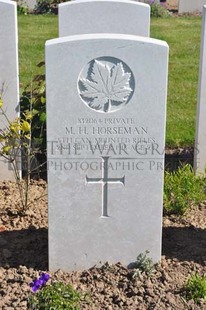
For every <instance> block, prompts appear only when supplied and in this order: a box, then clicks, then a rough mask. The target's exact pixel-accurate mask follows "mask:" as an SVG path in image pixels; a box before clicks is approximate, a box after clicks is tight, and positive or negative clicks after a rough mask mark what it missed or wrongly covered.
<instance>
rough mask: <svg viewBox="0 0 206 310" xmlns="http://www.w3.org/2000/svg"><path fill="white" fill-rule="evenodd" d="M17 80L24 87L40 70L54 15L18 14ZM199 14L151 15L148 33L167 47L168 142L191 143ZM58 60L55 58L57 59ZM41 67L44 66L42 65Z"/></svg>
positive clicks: (54, 28) (54, 34)
mask: <svg viewBox="0 0 206 310" xmlns="http://www.w3.org/2000/svg"><path fill="white" fill-rule="evenodd" d="M18 20H19V61H20V82H21V87H22V88H23V87H24V86H25V85H26V84H28V83H30V82H31V79H32V76H34V75H35V74H36V73H38V72H40V69H39V68H37V67H36V65H37V64H38V63H39V62H40V61H42V60H44V44H45V41H46V40H49V39H51V38H56V37H57V36H58V19H57V16H49V15H44V16H37V15H27V16H22V15H21V16H19V19H18ZM200 34H201V18H200V17H197V16H195V17H169V18H158V19H155V18H152V20H151V37H153V38H156V39H161V40H165V41H167V43H168V44H169V47H170V61H169V80H168V108H167V136H166V143H167V145H168V146H189V145H193V143H194V136H195V118H196V103H197V89H198V70H199V54H200ZM57 61H58V60H57ZM41 70H43V69H41Z"/></svg>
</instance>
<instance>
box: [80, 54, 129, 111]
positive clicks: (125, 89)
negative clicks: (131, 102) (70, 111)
mask: <svg viewBox="0 0 206 310" xmlns="http://www.w3.org/2000/svg"><path fill="white" fill-rule="evenodd" d="M90 72H91V73H90V76H89V77H88V78H87V79H80V82H81V84H82V85H83V88H84V90H81V93H80V94H81V96H82V98H83V99H84V98H86V100H87V103H88V105H89V107H91V108H92V109H95V110H101V111H102V112H110V111H111V110H112V107H113V106H118V105H121V104H125V103H126V102H127V100H128V97H129V96H130V94H131V92H132V89H131V88H130V86H129V82H130V78H131V73H127V72H125V71H124V68H123V65H122V63H121V62H119V63H117V64H116V65H114V66H113V67H112V68H110V67H109V66H108V65H107V64H104V63H102V62H100V61H98V60H94V62H93V65H92V68H91V71H90ZM113 110H114V109H113Z"/></svg>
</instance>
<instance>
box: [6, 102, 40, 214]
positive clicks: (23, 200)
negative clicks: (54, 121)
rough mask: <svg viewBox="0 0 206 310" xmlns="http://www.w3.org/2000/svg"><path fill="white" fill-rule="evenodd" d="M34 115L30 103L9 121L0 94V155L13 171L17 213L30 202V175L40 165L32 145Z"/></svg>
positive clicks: (24, 209)
mask: <svg viewBox="0 0 206 310" xmlns="http://www.w3.org/2000/svg"><path fill="white" fill-rule="evenodd" d="M35 115H36V112H35V110H33V109H32V105H30V109H28V110H25V111H24V113H23V115H22V117H17V118H16V119H15V120H13V121H11V120H10V119H9V118H8V115H7V113H6V110H5V109H4V106H3V99H2V96H0V117H1V123H2V124H4V126H5V128H3V129H0V156H1V157H3V158H4V159H5V160H6V161H7V163H8V168H9V169H11V170H12V171H13V172H14V178H15V181H16V184H17V188H18V192H19V200H18V201H17V204H16V207H17V205H18V207H17V210H15V213H16V211H17V213H19V214H23V213H24V212H25V211H26V209H27V208H28V206H29V205H30V204H31V202H29V190H30V181H31V175H32V173H33V172H34V171H37V169H40V167H41V166H42V164H40V165H39V164H38V163H37V162H36V153H39V149H38V148H37V147H35V148H34V147H33V146H32V121H33V118H34V116H35ZM22 171H23V172H24V175H23V177H24V178H23V179H22ZM41 197H42V196H41ZM38 198H40V197H38ZM19 204H20V206H19Z"/></svg>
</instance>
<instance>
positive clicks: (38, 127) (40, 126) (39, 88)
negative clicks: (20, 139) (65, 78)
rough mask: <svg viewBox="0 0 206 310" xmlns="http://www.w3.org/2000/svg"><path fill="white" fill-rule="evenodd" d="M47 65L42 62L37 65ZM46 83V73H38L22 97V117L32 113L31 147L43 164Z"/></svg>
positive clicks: (44, 159) (44, 157) (44, 158)
mask: <svg viewBox="0 0 206 310" xmlns="http://www.w3.org/2000/svg"><path fill="white" fill-rule="evenodd" d="M44 65H45V63H44V62H40V63H39V64H38V65H37V67H39V68H41V67H43V66H44ZM45 93H46V85H45V74H38V75H36V76H35V77H34V78H33V80H32V82H31V83H30V84H29V85H27V86H26V87H25V88H24V90H23V92H22V95H21V98H20V106H21V118H22V119H25V116H26V115H27V114H28V113H29V112H30V111H31V113H32V123H31V131H32V143H31V147H32V149H33V151H34V150H36V152H35V153H36V160H38V162H40V163H41V164H43V163H45V161H46V94H45ZM42 167H43V165H42Z"/></svg>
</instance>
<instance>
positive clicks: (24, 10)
mask: <svg viewBox="0 0 206 310" xmlns="http://www.w3.org/2000/svg"><path fill="white" fill-rule="evenodd" d="M28 12H29V8H28V6H26V5H25V4H24V2H23V1H18V5H17V13H18V15H27V14H28Z"/></svg>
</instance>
